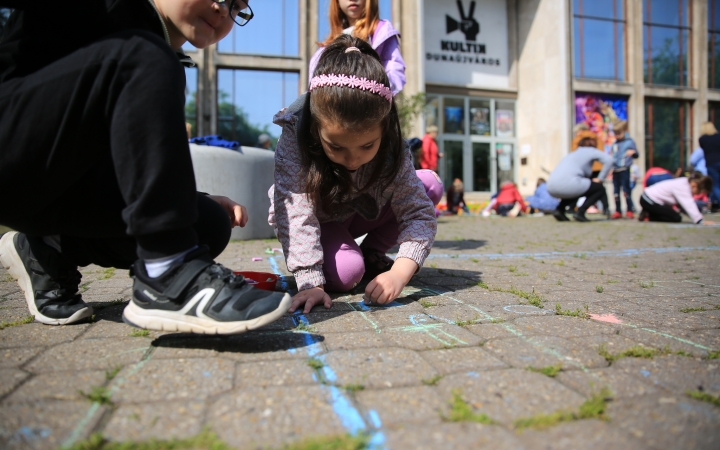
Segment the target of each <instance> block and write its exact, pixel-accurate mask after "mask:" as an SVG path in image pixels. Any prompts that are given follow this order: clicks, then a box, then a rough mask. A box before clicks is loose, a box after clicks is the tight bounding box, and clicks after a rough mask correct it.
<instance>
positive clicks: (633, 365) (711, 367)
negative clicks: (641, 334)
mask: <svg viewBox="0 0 720 450" xmlns="http://www.w3.org/2000/svg"><path fill="white" fill-rule="evenodd" d="M613 367H616V368H617V369H618V370H622V371H624V372H625V373H628V374H631V375H633V376H635V377H637V378H639V379H642V380H643V381H645V382H646V383H651V384H653V385H656V386H661V387H664V388H665V389H668V390H670V391H672V392H674V393H677V394H684V393H685V392H687V391H695V390H702V391H704V392H707V393H709V394H712V395H715V396H720V370H719V368H720V361H718V360H710V361H702V360H698V359H695V358H688V357H685V356H676V355H668V356H658V357H655V358H653V359H644V358H623V359H620V360H618V361H616V362H615V363H614V364H613ZM701 388H702V389H701Z"/></svg>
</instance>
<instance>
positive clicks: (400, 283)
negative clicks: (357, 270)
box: [364, 258, 418, 305]
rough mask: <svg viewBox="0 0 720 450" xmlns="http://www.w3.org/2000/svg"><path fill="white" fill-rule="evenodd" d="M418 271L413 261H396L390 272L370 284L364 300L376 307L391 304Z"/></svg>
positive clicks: (382, 274)
mask: <svg viewBox="0 0 720 450" xmlns="http://www.w3.org/2000/svg"><path fill="white" fill-rule="evenodd" d="M417 269H418V265H417V264H416V263H415V261H413V260H412V259H409V258H398V259H396V260H395V263H394V264H393V266H392V269H390V271H388V272H385V273H381V274H380V275H378V276H376V277H375V279H373V280H372V281H371V282H370V283H368V285H367V287H366V288H365V297H364V299H365V300H366V301H369V302H370V303H372V304H374V305H385V304H387V303H390V302H391V301H393V300H395V299H396V298H398V297H399V296H400V293H402V290H403V288H404V287H405V285H407V284H408V282H409V281H410V278H412V276H413V275H414V274H415V272H416V271H417Z"/></svg>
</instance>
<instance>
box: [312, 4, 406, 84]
mask: <svg viewBox="0 0 720 450" xmlns="http://www.w3.org/2000/svg"><path fill="white" fill-rule="evenodd" d="M328 15H329V19H330V35H329V36H328V37H327V39H325V41H324V42H319V43H318V45H319V46H320V48H319V49H318V50H317V51H316V52H315V54H314V55H313V57H312V58H311V59H310V67H309V69H310V77H311V78H312V76H313V74H314V73H315V67H317V63H318V60H319V59H320V55H322V53H323V50H324V49H325V47H327V46H328V45H329V44H330V43H331V42H332V41H334V40H335V38H337V37H338V36H340V35H341V34H349V35H351V36H355V37H357V38H360V39H362V40H364V41H367V42H369V43H370V45H371V46H372V48H373V50H375V51H376V52H377V54H378V55H380V61H381V62H382V65H383V67H384V68H385V73H387V76H388V78H389V79H390V89H391V90H392V93H393V95H397V94H398V93H399V92H400V91H402V89H403V86H405V61H403V58H402V55H401V54H400V33H398V31H397V30H396V29H395V28H393V26H392V24H391V23H390V22H389V21H387V20H380V14H379V8H378V0H331V1H330V11H329V13H328Z"/></svg>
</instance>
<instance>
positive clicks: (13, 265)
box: [0, 231, 93, 325]
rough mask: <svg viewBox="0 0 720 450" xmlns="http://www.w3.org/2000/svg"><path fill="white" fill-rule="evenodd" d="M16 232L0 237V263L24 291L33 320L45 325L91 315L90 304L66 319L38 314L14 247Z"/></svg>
mask: <svg viewBox="0 0 720 450" xmlns="http://www.w3.org/2000/svg"><path fill="white" fill-rule="evenodd" d="M17 234H18V233H17V231H10V232H8V233H5V234H4V235H3V236H2V237H1V238H0V263H2V265H3V267H5V268H6V269H7V270H8V272H9V273H10V276H12V277H13V278H14V279H16V280H17V282H18V284H19V285H20V289H22V290H23V292H24V293H25V302H26V303H27V306H28V309H29V310H30V314H32V315H33V316H34V317H35V320H37V321H38V322H40V323H44V324H45V325H69V324H71V323H75V322H78V321H80V320H82V319H84V318H86V317H90V316H92V314H93V309H92V307H90V306H88V307H87V308H83V309H81V310H80V311H76V312H75V314H73V315H72V316H70V317H68V318H67V319H54V318H52V317H47V316H44V315H42V314H40V311H38V309H37V306H35V295H34V293H33V288H32V281H31V280H30V277H29V276H28V274H27V272H26V271H25V265H24V264H23V262H22V260H21V259H20V255H19V254H18V252H17V250H16V249H15V243H14V238H15V235H17Z"/></svg>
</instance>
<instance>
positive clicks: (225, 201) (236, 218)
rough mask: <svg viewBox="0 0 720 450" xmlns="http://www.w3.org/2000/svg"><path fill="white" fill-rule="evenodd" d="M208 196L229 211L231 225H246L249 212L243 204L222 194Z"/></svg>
mask: <svg viewBox="0 0 720 450" xmlns="http://www.w3.org/2000/svg"><path fill="white" fill-rule="evenodd" d="M208 197H210V198H211V199H213V200H215V201H216V202H218V203H219V204H220V206H222V207H223V208H224V209H225V211H227V213H228V216H230V226H231V227H233V228H235V227H244V226H245V224H247V221H248V213H247V209H245V207H244V206H243V205H241V204H239V203H235V202H234V201H233V200H230V199H229V198H227V197H225V196H222V195H208Z"/></svg>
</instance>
